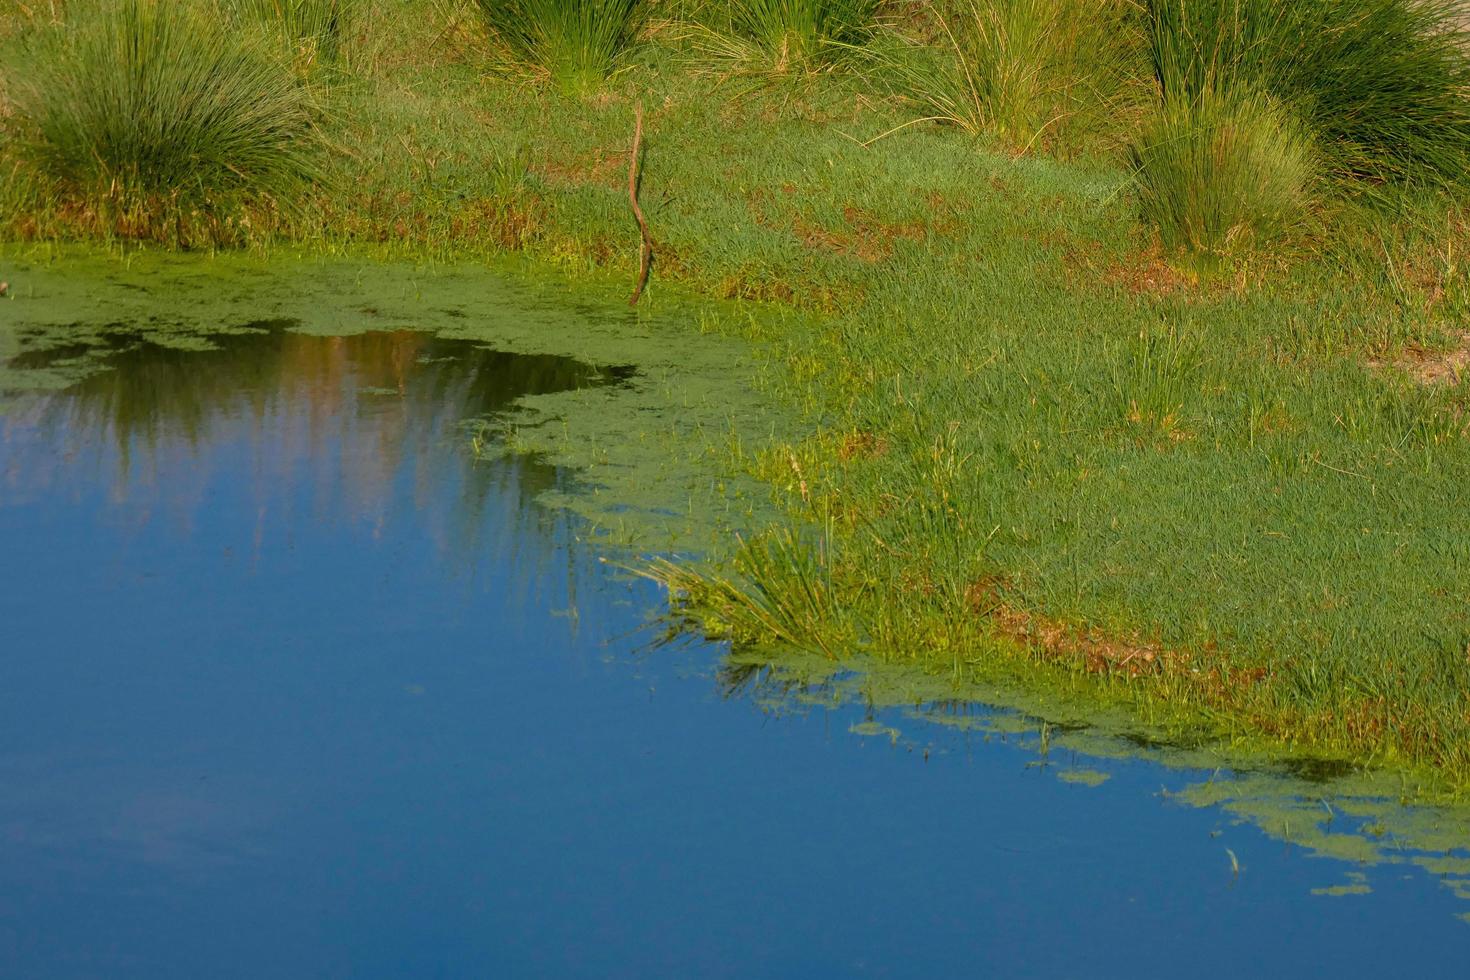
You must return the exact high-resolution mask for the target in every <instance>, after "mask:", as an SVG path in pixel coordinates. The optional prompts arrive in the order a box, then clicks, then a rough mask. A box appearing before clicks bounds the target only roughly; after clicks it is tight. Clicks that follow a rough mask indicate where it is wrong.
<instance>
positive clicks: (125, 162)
mask: <svg viewBox="0 0 1470 980" xmlns="http://www.w3.org/2000/svg"><path fill="white" fill-rule="evenodd" d="M211 14H212V11H208V10H206V9H204V8H202V7H200V6H198V5H196V4H193V3H188V2H181V0H112V2H105V0H102V2H96V0H94V2H87V3H80V2H78V3H72V4H69V5H68V9H67V13H66V16H65V19H64V20H63V21H62V22H60V23H58V24H55V25H51V26H49V27H46V28H44V29H41V30H39V31H38V32H36V33H35V34H33V35H31V36H29V37H28V38H27V39H26V43H25V45H24V49H23V50H22V52H21V54H20V57H19V58H18V59H17V61H16V62H15V63H14V64H13V65H12V66H11V71H10V72H9V73H8V74H9V76H10V77H9V78H8V79H7V83H8V85H7V87H8V90H9V96H10V99H11V101H12V104H13V109H14V114H15V119H14V121H15V123H16V124H17V127H16V133H17V137H16V138H17V141H18V143H19V148H20V152H21V155H22V159H23V160H24V161H25V164H26V166H27V167H28V168H30V170H31V171H32V174H33V176H34V177H35V178H37V179H38V181H40V182H41V183H43V184H44V185H46V187H47V194H48V196H49V197H51V198H52V201H53V202H54V203H55V204H56V210H58V211H59V212H60V213H62V214H64V215H66V216H68V220H69V223H70V224H72V225H74V226H76V227H77V230H83V231H90V232H100V233H102V234H104V235H120V236H123V237H129V238H152V239H157V240H161V241H166V242H169V243H172V244H177V245H189V244H197V243H201V242H208V243H224V242H229V241H234V240H239V239H242V238H244V237H247V236H248V235H249V232H250V230H251V229H252V228H259V227H260V226H261V225H262V224H268V223H269V222H270V220H272V219H273V218H274V217H275V216H277V215H279V213H280V212H281V210H282V209H283V207H287V206H289V204H290V202H291V199H292V198H293V196H294V195H295V194H297V193H298V192H299V191H300V190H302V189H303V187H304V185H306V184H307V183H308V181H309V180H310V179H311V177H312V175H313V167H312V164H311V147H310V144H311V142H312V141H311V136H312V133H313V127H312V118H311V114H312V113H311V104H310V102H309V99H308V96H307V94H306V92H305V91H303V89H302V88H301V87H300V85H299V84H298V83H297V82H296V81H295V79H294V78H293V76H292V75H291V73H290V72H287V71H284V70H283V69H282V65H281V64H280V63H279V62H278V61H277V60H275V59H273V58H272V57H271V56H270V55H269V54H268V53H267V51H266V50H265V49H264V48H263V47H262V45H261V42H260V40H259V38H257V37H255V36H254V35H251V34H249V33H242V32H239V31H236V30H231V29H228V28H227V27H226V26H225V25H224V24H223V23H221V22H220V21H219V20H218V19H217V17H215V16H211Z"/></svg>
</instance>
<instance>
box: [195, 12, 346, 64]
mask: <svg viewBox="0 0 1470 980" xmlns="http://www.w3.org/2000/svg"><path fill="white" fill-rule="evenodd" d="M223 3H224V8H225V9H226V10H227V11H229V12H230V13H232V14H234V15H235V16H236V17H239V18H241V19H243V20H247V21H254V22H257V23H260V24H263V25H265V26H266V27H267V28H268V29H269V31H270V32H271V33H272V34H275V35H277V36H279V37H280V38H281V39H282V40H283V41H284V42H285V43H286V44H287V46H288V47H289V49H290V50H291V53H292V57H293V58H294V59H295V60H296V61H297V62H298V63H299V64H302V65H304V66H307V67H310V66H313V65H315V64H318V63H320V62H333V61H336V60H337V58H338V57H339V56H340V55H341V53H342V47H343V43H344V41H345V40H346V36H347V34H348V30H349V28H350V26H351V22H352V17H353V15H354V13H355V8H356V6H357V3H356V2H355V0H223Z"/></svg>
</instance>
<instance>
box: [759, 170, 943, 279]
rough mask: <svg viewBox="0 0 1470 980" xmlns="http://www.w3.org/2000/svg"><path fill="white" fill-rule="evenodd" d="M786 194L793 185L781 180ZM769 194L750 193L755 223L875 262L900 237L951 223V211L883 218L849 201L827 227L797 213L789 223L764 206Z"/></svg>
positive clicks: (916, 237) (918, 238)
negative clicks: (931, 218) (935, 217)
mask: <svg viewBox="0 0 1470 980" xmlns="http://www.w3.org/2000/svg"><path fill="white" fill-rule="evenodd" d="M780 190H781V193H782V194H783V195H785V196H788V197H789V196H792V195H794V194H795V193H796V188H794V187H792V186H791V185H790V184H783V185H782V186H781V188H780ZM767 200H768V195H767V194H765V193H763V192H761V191H757V192H755V193H753V194H751V195H750V199H749V205H748V206H749V208H750V212H751V215H752V217H754V219H755V223H756V224H757V225H759V226H760V227H762V228H767V229H770V230H771V231H789V232H790V233H791V234H792V235H793V236H795V238H796V239H797V240H798V241H799V242H801V244H802V245H804V246H806V247H807V248H811V249H818V250H821V251H825V252H834V253H836V254H838V255H845V256H848V257H850V258H855V259H857V260H858V261H860V262H867V263H870V264H876V263H878V262H882V261H884V260H885V259H888V258H890V257H892V255H893V251H894V245H895V243H896V242H899V241H909V242H922V241H924V240H925V239H927V238H928V237H929V235H930V233H931V232H941V233H942V232H944V231H947V230H949V229H951V228H952V227H953V223H954V222H953V215H952V214H951V215H946V216H945V217H944V218H943V219H942V221H940V222H938V223H935V222H928V221H924V220H914V221H884V220H882V219H881V218H879V217H878V216H877V215H875V214H873V212H871V211H869V210H868V209H866V208H860V207H857V206H856V205H852V204H849V205H847V206H845V207H844V208H843V209H842V224H841V225H840V226H837V227H827V226H825V225H822V224H820V223H819V222H816V221H812V220H810V219H808V218H806V217H803V216H802V215H800V214H798V215H797V216H796V217H794V218H792V219H791V220H790V221H789V223H788V222H785V221H782V220H780V219H779V218H777V217H773V216H772V215H771V214H770V213H769V212H768V210H767V207H766V202H767Z"/></svg>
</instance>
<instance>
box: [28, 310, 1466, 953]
mask: <svg viewBox="0 0 1470 980" xmlns="http://www.w3.org/2000/svg"><path fill="white" fill-rule="evenodd" d="M288 328H289V324H261V325H258V326H257V327H256V328H255V329H254V330H253V331H252V332H250V333H247V334H245V335H239V336H234V337H231V338H225V339H222V340H221V341H220V345H219V346H218V347H217V348H216V349H215V350H211V351H177V350H171V349H168V348H166V347H162V346H159V345H155V344H152V343H150V342H148V341H146V340H145V339H143V338H142V337H141V336H140V335H139V334H137V333H136V332H130V331H129V328H128V325H127V324H121V325H116V327H115V329H113V331H112V333H111V334H110V335H109V336H110V337H111V339H110V340H109V341H108V344H109V345H110V346H109V348H108V350H109V353H108V360H107V367H106V368H105V369H104V370H102V371H101V372H100V373H98V374H96V375H94V376H92V377H89V378H87V379H85V380H82V381H80V382H78V383H76V384H74V385H72V386H70V387H68V388H66V389H65V390H62V391H60V392H56V393H49V394H26V395H22V396H20V397H19V398H18V400H15V401H14V402H13V403H12V404H11V406H10V408H9V410H8V412H7V414H6V415H5V416H3V417H0V786H3V792H0V975H3V976H6V977H17V978H69V977H107V978H132V977H137V978H148V980H164V978H174V977H177V978H206V977H208V978H226V977H241V978H262V977H588V978H593V977H596V978H607V977H630V978H632V977H787V978H800V980H809V978H821V977H862V976H879V977H929V976H944V977H949V976H964V977H971V976H973V977H1155V976H1157V977H1163V976H1194V977H1213V976H1219V977H1243V976H1336V977H1360V976H1361V977H1370V976H1373V977H1378V976H1425V977H1429V976H1447V977H1463V976H1465V975H1466V971H1467V969H1470V967H1467V965H1466V964H1467V962H1470V960H1467V954H1470V924H1467V923H1466V922H1464V921H1461V920H1460V919H1459V918H1458V916H1460V915H1461V914H1462V913H1463V912H1465V911H1467V908H1470V905H1467V903H1464V902H1461V901H1458V900H1457V899H1456V898H1455V897H1454V895H1453V894H1452V892H1451V890H1450V889H1448V888H1446V887H1443V886H1442V885H1440V884H1439V883H1437V882H1436V881H1435V880H1434V877H1433V876H1432V875H1430V874H1427V873H1424V872H1422V871H1420V870H1419V869H1417V868H1414V867H1406V866H1400V865H1379V864H1374V865H1371V866H1370V865H1363V866H1361V867H1359V866H1357V865H1354V864H1352V863H1349V862H1343V861H1337V860H1332V859H1327V858H1321V857H1311V856H1308V855H1306V854H1304V853H1303V852H1302V851H1301V850H1300V849H1299V848H1297V847H1294V846H1292V845H1289V844H1286V843H1282V842H1281V841H1279V840H1276V839H1273V838H1272V837H1270V836H1267V835H1266V834H1264V833H1262V832H1261V831H1260V830H1258V829H1256V828H1255V827H1254V826H1252V825H1250V824H1248V823H1247V824H1238V823H1236V822H1235V821H1234V820H1233V819H1232V818H1231V817H1230V816H1229V815H1227V814H1225V813H1223V812H1222V811H1219V810H1215V809H1210V808H1203V809H1196V808H1187V807H1183V806H1179V805H1175V804H1173V803H1171V802H1170V801H1169V800H1168V799H1167V797H1166V796H1164V795H1161V789H1163V788H1165V787H1169V788H1175V787H1178V786H1180V785H1182V784H1184V783H1186V782H1189V781H1191V780H1194V779H1197V778H1200V775H1199V774H1197V773H1181V772H1179V771H1176V770H1172V769H1167V768H1163V767H1161V766H1159V765H1156V764H1154V763H1153V762H1151V761H1150V760H1149V759H1148V758H1146V757H1140V758H1135V759H1133V760H1126V759H1123V760H1119V759H1114V760H1110V761H1103V762H1092V763H1090V765H1091V766H1093V767H1094V768H1096V769H1099V770H1100V771H1102V772H1104V773H1106V774H1107V775H1109V776H1110V777H1111V778H1109V779H1108V781H1107V782H1105V783H1103V784H1102V785H1100V786H1095V787H1094V786H1087V785H1080V784H1073V783H1068V782H1065V781H1063V780H1060V779H1058V778H1056V773H1055V771H1054V770H1055V768H1056V767H1065V766H1067V765H1071V764H1072V761H1071V760H1068V759H1050V760H1042V759H1040V758H1039V757H1038V756H1037V754H1036V753H1035V751H1034V750H1025V749H1022V748H1020V747H1018V746H1017V745H1016V744H1015V740H1002V739H1001V738H998V737H994V738H988V739H987V738H985V737H982V736H981V735H979V734H977V733H973V732H971V733H967V732H964V731H956V730H949V729H946V728H941V727H938V726H929V727H926V728H924V729H923V730H922V731H918V732H915V731H914V730H913V722H912V721H911V720H907V719H906V720H905V725H906V727H905V729H904V732H905V737H904V738H901V739H896V738H890V737H887V736H885V735H883V734H879V735H876V736H864V735H862V734H858V733H855V732H853V731H852V730H851V729H852V728H853V727H854V726H856V725H859V724H860V723H861V722H863V721H864V720H867V719H869V715H868V714H866V713H865V712H864V710H863V708H862V706H861V705H855V706H845V707H838V708H833V709H831V710H828V709H824V708H811V707H809V706H806V707H804V706H802V705H799V704H793V705H791V706H789V708H788V709H787V710H772V707H771V705H769V704H766V703H757V702H756V701H754V700H752V699H750V698H748V697H739V696H736V697H725V696H723V695H722V693H721V687H720V685H719V684H718V683H717V682H716V678H715V671H716V668H717V667H718V665H719V664H720V662H721V660H722V658H723V657H724V656H725V655H726V652H727V651H725V650H724V648H722V647H721V646H719V645H715V644H703V643H685V644H682V645H676V646H674V647H663V646H659V645H657V644H655V643H652V642H651V641H652V639H653V638H654V637H655V636H656V635H657V632H656V630H650V629H649V628H648V623H649V621H650V618H651V617H652V616H653V615H656V614H657V612H658V611H659V610H660V609H661V608H662V604H663V601H664V600H663V597H662V596H661V595H660V594H659V593H658V592H657V590H655V589H654V588H653V587H652V586H649V585H648V584H647V583H643V582H641V581H640V580H637V579H635V578H632V577H630V576H628V575H627V574H625V573H623V572H621V571H619V570H618V569H617V568H615V567H612V566H609V565H606V564H604V563H602V562H599V561H598V557H599V555H598V553H597V551H596V550H595V549H594V548H593V547H592V546H590V545H589V544H588V543H587V542H586V541H585V540H583V538H584V533H583V532H584V531H585V528H584V527H583V525H581V524H580V523H579V521H578V520H577V519H575V518H573V517H571V516H569V515H568V514H567V513H565V512H563V511H556V510H551V509H548V508H546V507H543V506H540V505H538V504H537V503H536V498H537V497H538V496H540V495H541V494H543V493H544V492H545V491H546V490H548V489H553V488H561V489H563V490H566V491H575V489H576V487H577V485H578V477H577V474H575V473H568V472H565V471H561V470H558V469H556V468H554V467H552V466H549V465H547V464H546V463H544V462H541V461H538V460H537V459H536V458H534V457H523V456H509V457H504V458H496V459H491V460H483V461H476V460H474V459H472V458H471V455H470V453H469V452H468V449H467V442H468V440H467V439H466V435H465V431H464V429H463V427H462V425H461V423H462V422H463V421H464V420H465V419H467V418H472V417H476V416H481V415H484V414H486V413H494V412H503V411H506V410H508V409H511V408H512V406H513V404H514V399H515V398H516V397H518V396H520V395H524V394H532V393H538V392H549V391H556V390H561V389H564V388H569V387H578V386H587V385H618V384H636V383H638V381H637V373H636V365H633V366H608V365H590V364H584V363H580V362H577V361H574V360H571V359H568V358H553V357H541V358H535V357H525V356H523V355H510V354H503V353H497V352H493V351H487V350H484V349H482V348H479V347H476V346H475V345H473V344H469V343H465V342H449V341H441V340H434V339H433V338H431V337H429V336H427V335H421V334H413V333H410V332H405V331H396V332H383V333H369V334H363V335H358V336H355V337H345V338H332V337H305V336H301V335H298V334H293V333H292V332H291V331H290V330H289V329H288ZM87 343H88V344H90V345H93V346H95V345H96V344H97V341H96V339H95V338H93V339H91V340H89V341H88V342H87ZM62 353H63V354H65V356H70V357H75V356H77V355H78V353H79V351H78V350H70V351H65V352H62ZM32 356H34V357H37V358H39V360H38V362H37V363H42V362H44V360H45V356H46V355H45V352H44V351H43V352H40V353H34V354H33V355H32ZM55 356H58V357H59V356H62V355H61V354H57V355H55ZM890 714H891V713H890ZM873 717H874V718H875V719H876V720H877V721H879V722H882V721H884V719H885V718H887V717H888V715H885V714H884V713H882V712H879V713H878V714H877V715H875V716H873ZM894 719H895V720H896V719H897V716H894ZM862 730H868V729H862ZM1042 761H1045V762H1047V763H1048V764H1045V765H1042V764H1038V762H1042ZM1232 855H1233V856H1234V860H1235V862H1236V865H1238V870H1237V868H1236V867H1233V866H1232ZM1350 872H1353V873H1357V874H1361V875H1363V878H1362V879H1361V880H1362V881H1364V882H1367V883H1368V884H1369V885H1370V886H1371V892H1370V893H1368V894H1363V895H1348V896H1344V897H1328V896H1325V895H1314V894H1313V889H1318V888H1322V887H1324V886H1331V885H1334V884H1339V883H1341V882H1344V881H1358V880H1359V879H1349V878H1347V877H1345V876H1346V875H1347V874H1348V873H1350Z"/></svg>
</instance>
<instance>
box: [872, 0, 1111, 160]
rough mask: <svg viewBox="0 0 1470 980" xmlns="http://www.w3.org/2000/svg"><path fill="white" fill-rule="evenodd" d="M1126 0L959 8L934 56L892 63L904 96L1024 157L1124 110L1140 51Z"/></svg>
mask: <svg viewBox="0 0 1470 980" xmlns="http://www.w3.org/2000/svg"><path fill="white" fill-rule="evenodd" d="M1129 9H1130V6H1129V4H1128V3H1127V2H1126V0H953V2H951V3H948V4H943V5H940V6H939V7H937V8H936V10H935V19H936V21H937V24H938V34H939V38H940V44H939V51H938V52H936V53H935V54H934V55H933V56H932V57H928V58H924V57H922V55H920V56H918V57H914V56H912V55H911V56H909V57H905V58H885V59H884V60H885V62H887V64H886V65H885V67H886V68H888V69H889V70H890V71H892V72H893V74H894V76H895V77H896V78H897V79H898V81H899V85H900V88H901V89H902V90H903V92H904V94H906V95H908V96H909V97H910V98H913V99H914V100H916V101H917V102H918V103H919V104H920V105H922V106H924V107H925V108H926V109H927V111H928V112H929V114H930V116H929V118H931V119H934V120H938V121H943V122H948V123H953V124H954V125H957V126H960V127H961V128H963V129H965V130H966V131H968V132H971V133H992V134H994V135H996V136H998V137H1000V138H1001V139H1002V140H1004V141H1005V142H1007V143H1009V144H1011V145H1012V146H1013V147H1015V148H1017V149H1028V148H1030V147H1033V146H1036V145H1038V144H1044V143H1054V142H1055V137H1057V136H1058V135H1059V134H1061V133H1062V132H1063V131H1065V130H1068V129H1075V128H1077V124H1078V123H1079V122H1080V121H1082V120H1083V119H1086V118H1094V119H1096V118H1099V117H1101V116H1103V115H1104V114H1106V113H1107V112H1108V111H1109V110H1110V109H1112V108H1114V107H1116V105H1117V104H1118V102H1119V99H1120V96H1121V94H1122V92H1123V91H1124V90H1125V87H1126V86H1125V84H1124V83H1125V80H1126V78H1127V75H1128V68H1129V60H1130V56H1132V55H1134V54H1135V53H1136V44H1135V43H1134V38H1135V34H1136V30H1135V26H1134V24H1133V23H1131V22H1130V20H1129V17H1128V13H1129Z"/></svg>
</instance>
